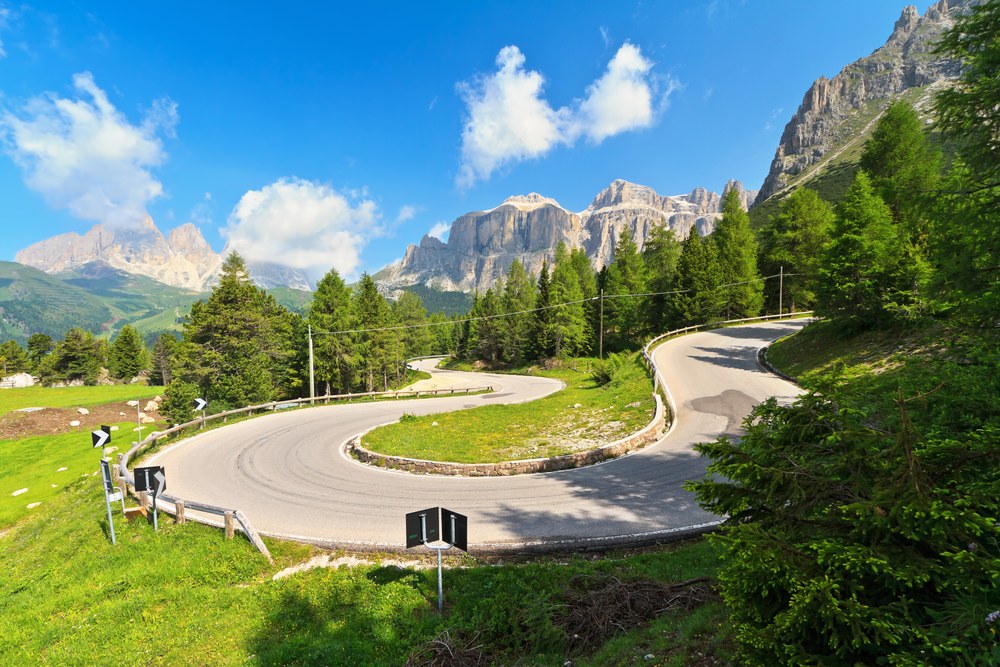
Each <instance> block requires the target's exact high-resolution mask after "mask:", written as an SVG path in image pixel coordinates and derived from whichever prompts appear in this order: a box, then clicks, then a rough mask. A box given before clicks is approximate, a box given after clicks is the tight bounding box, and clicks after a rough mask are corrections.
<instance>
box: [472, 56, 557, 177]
mask: <svg viewBox="0 0 1000 667" xmlns="http://www.w3.org/2000/svg"><path fill="white" fill-rule="evenodd" d="M524 62H525V58H524V55H523V54H522V53H521V50H520V49H518V48H517V47H516V46H505V47H504V48H502V49H501V50H500V53H499V54H498V55H497V58H496V64H497V67H498V69H497V71H496V73H494V74H492V75H490V76H484V77H478V78H476V79H474V80H473V81H472V82H465V83H461V84H459V88H458V89H459V93H460V94H461V96H462V99H463V101H464V102H465V105H466V107H467V110H468V117H467V119H466V122H465V127H464V128H463V129H462V165H461V167H460V170H459V174H458V183H459V185H461V186H469V185H472V184H473V183H474V182H475V181H476V180H477V179H483V178H487V177H489V175H490V174H492V173H493V171H494V170H496V169H497V168H498V167H500V166H502V165H503V164H505V163H507V162H512V161H521V160H526V159H529V158H533V157H537V156H539V155H544V154H545V153H547V152H548V151H549V150H550V149H551V148H552V147H553V146H555V145H557V144H560V143H564V142H566V140H567V138H566V126H567V124H568V122H569V120H570V119H569V111H568V110H567V109H559V110H555V109H553V108H552V107H551V106H549V103H548V102H546V101H545V99H544V98H543V97H542V88H543V87H544V85H545V79H544V77H543V76H542V75H541V74H540V73H538V72H534V71H531V70H526V69H524Z"/></svg>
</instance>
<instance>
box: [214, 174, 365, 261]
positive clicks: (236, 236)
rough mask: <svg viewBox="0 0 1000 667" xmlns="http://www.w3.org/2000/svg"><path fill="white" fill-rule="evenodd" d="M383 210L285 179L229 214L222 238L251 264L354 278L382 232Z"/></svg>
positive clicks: (327, 189) (319, 186)
mask: <svg viewBox="0 0 1000 667" xmlns="http://www.w3.org/2000/svg"><path fill="white" fill-rule="evenodd" d="M380 219H381V215H380V213H379V211H378V206H377V205H376V204H375V202H373V201H371V200H370V199H360V200H359V199H356V198H353V197H351V196H350V194H347V195H345V194H342V193H340V192H337V191H336V190H334V189H333V188H331V187H329V186H327V185H322V184H319V183H314V182H312V181H307V180H302V179H298V178H282V179H279V180H277V181H275V182H274V183H271V184H270V185H266V186H264V187H263V188H261V189H260V190H250V191H249V192H247V193H246V194H244V195H243V197H242V198H241V199H240V201H239V203H237V204H236V207H235V208H234V209H233V211H232V213H230V214H229V220H228V223H227V225H226V227H225V228H224V229H223V230H222V235H223V236H224V237H226V239H227V240H228V246H229V247H231V248H233V249H235V250H237V251H239V253H240V254H241V255H243V256H244V257H245V258H246V259H247V260H249V261H256V262H275V263H278V264H284V265H286V266H290V267H292V268H296V269H300V270H302V271H304V272H305V273H306V274H307V275H308V276H309V277H310V278H311V279H313V280H316V279H318V278H320V277H322V276H323V274H325V273H326V272H327V271H329V270H330V268H331V267H333V268H336V269H337V271H338V272H339V273H340V274H341V275H342V276H345V277H353V276H354V274H355V273H356V271H357V269H358V267H359V265H360V263H361V258H360V254H361V250H362V248H364V246H365V245H366V244H367V243H368V241H369V240H370V239H372V238H374V237H376V236H379V235H381V234H382V228H381V224H380Z"/></svg>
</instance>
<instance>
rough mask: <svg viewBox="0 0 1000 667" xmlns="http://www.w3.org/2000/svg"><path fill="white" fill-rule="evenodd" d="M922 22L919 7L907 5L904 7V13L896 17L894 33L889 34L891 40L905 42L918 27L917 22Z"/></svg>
mask: <svg viewBox="0 0 1000 667" xmlns="http://www.w3.org/2000/svg"><path fill="white" fill-rule="evenodd" d="M919 22H920V14H919V13H918V12H917V8H916V7H914V6H913V5H907V6H906V7H903V13H902V14H900V15H899V18H898V19H896V25H894V26H893V28H892V34H891V35H890V36H889V40H888V41H889V42H903V41H905V40H906V38H907V37H909V36H910V35H911V34H912V33H913V31H914V30H916V29H917V24H918V23H919Z"/></svg>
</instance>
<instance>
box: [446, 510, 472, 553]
mask: <svg viewBox="0 0 1000 667" xmlns="http://www.w3.org/2000/svg"><path fill="white" fill-rule="evenodd" d="M441 540H442V541H444V542H447V543H448V544H451V545H453V546H456V547H458V548H459V549H461V550H462V551H468V550H469V517H467V516H465V515H463V514H459V513H458V512H452V511H451V510H446V509H445V508H443V507H442V508H441Z"/></svg>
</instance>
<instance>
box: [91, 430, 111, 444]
mask: <svg viewBox="0 0 1000 667" xmlns="http://www.w3.org/2000/svg"><path fill="white" fill-rule="evenodd" d="M90 437H91V439H93V441H94V447H104V446H105V445H106V444H108V441H109V440H111V429H108V430H107V431H105V430H104V427H103V426H102V427H101V430H99V431H91V432H90Z"/></svg>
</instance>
